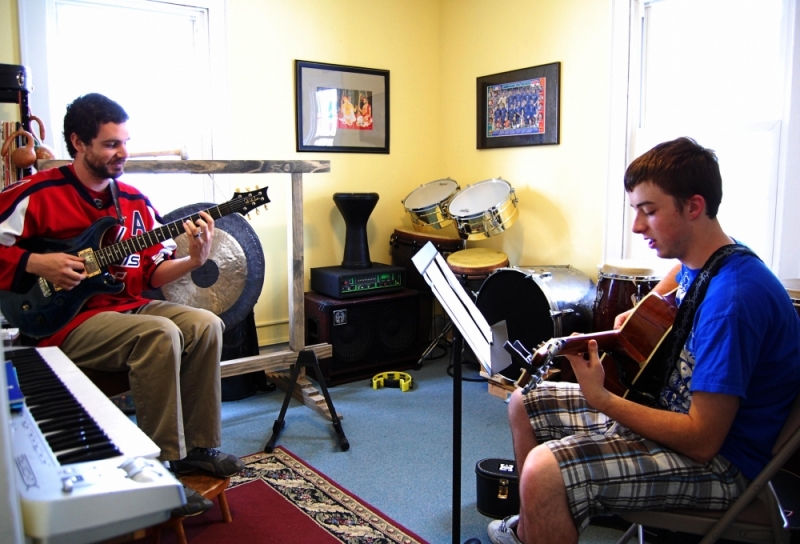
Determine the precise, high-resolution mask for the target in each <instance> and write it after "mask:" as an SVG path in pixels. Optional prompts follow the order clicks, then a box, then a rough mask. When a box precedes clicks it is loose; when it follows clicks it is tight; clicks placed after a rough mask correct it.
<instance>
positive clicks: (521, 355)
mask: <svg viewBox="0 0 800 544" xmlns="http://www.w3.org/2000/svg"><path fill="white" fill-rule="evenodd" d="M562 346H563V340H562V339H561V338H552V339H550V340H548V341H547V342H545V343H543V344H541V345H539V347H538V348H536V351H534V352H533V353H531V352H530V351H528V350H527V348H525V346H523V345H522V343H521V342H520V341H519V340H515V341H514V342H513V343H511V342H506V343H505V344H504V345H503V348H505V350H506V351H507V352H509V353H510V354H511V359H512V360H514V361H515V362H516V363H518V364H519V365H520V366H522V368H523V370H525V372H523V373H522V376H520V378H519V380H517V383H516V385H518V386H520V387H523V386H524V388H525V389H524V392H525V393H527V392H528V391H530V390H531V389H532V388H535V387H536V386H537V385H539V384H540V383H541V382H542V380H543V379H544V376H545V375H546V374H547V372H548V371H549V370H550V367H551V366H552V364H553V359H555V356H556V355H557V354H558V352H559V351H560V350H561V348H562Z"/></svg>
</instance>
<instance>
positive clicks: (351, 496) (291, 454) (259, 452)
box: [241, 446, 428, 542]
mask: <svg viewBox="0 0 800 544" xmlns="http://www.w3.org/2000/svg"><path fill="white" fill-rule="evenodd" d="M275 449H276V450H278V449H279V450H281V451H282V452H283V453H285V454H286V455H288V456H289V457H291V458H292V459H294V460H295V461H297V462H298V463H300V464H301V465H303V466H304V467H306V468H307V469H309V470H311V471H313V472H314V473H315V474H318V475H320V476H322V477H323V478H325V479H326V480H328V481H329V482H330V483H332V484H333V485H335V486H336V487H337V488H338V489H340V490H341V491H342V493H344V494H346V495H348V496H349V497H350V498H352V499H354V500H356V501H358V503H359V504H361V505H363V506H364V507H365V508H366V509H367V510H369V511H370V512H373V513H374V514H377V515H380V516H382V517H383V518H384V519H386V520H387V521H389V522H391V523H393V524H394V525H397V526H398V527H401V528H402V529H403V530H404V531H405V532H406V533H408V534H409V536H411V537H413V538H415V539H416V540H418V541H420V542H428V541H427V540H425V539H424V538H422V537H421V536H419V535H418V534H417V533H415V532H414V531H412V530H410V529H409V528H408V527H406V526H405V525H404V524H402V523H400V522H399V521H397V520H396V519H394V518H392V517H390V516H387V515H386V514H385V513H384V512H382V511H381V510H379V509H377V508H375V507H374V506H372V505H371V504H370V503H368V502H367V501H365V500H364V499H362V498H361V497H359V496H358V495H356V494H355V493H353V492H352V491H350V490H349V489H347V488H346V487H344V486H343V485H341V484H340V483H339V482H337V481H336V480H334V479H333V478H331V477H330V476H328V475H327V474H325V473H323V472H320V470H319V469H317V468H314V467H313V466H311V465H309V464H308V463H307V462H306V461H304V460H303V459H300V457H298V456H297V455H295V454H294V453H292V452H291V451H289V450H288V449H286V448H285V447H284V446H275ZM264 453H267V452H265V451H258V452H255V453H251V454H248V455H245V456H243V457H241V459H247V458H248V457H251V456H253V455H261V454H264ZM273 453H274V451H273ZM248 483H249V482H248ZM265 483H266V482H265ZM267 485H269V484H267ZM284 498H285V497H284ZM286 500H288V499H286ZM289 502H291V501H289Z"/></svg>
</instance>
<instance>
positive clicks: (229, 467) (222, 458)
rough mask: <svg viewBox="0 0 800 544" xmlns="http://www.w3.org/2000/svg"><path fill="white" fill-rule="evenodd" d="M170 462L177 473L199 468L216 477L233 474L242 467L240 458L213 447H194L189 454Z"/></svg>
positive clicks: (225, 476)
mask: <svg viewBox="0 0 800 544" xmlns="http://www.w3.org/2000/svg"><path fill="white" fill-rule="evenodd" d="M171 464H172V468H173V470H174V471H175V472H177V473H178V474H186V473H189V472H192V471H193V470H197V469H198V468H199V469H203V470H205V471H206V472H208V473H210V474H212V475H214V476H216V477H217V478H227V477H229V476H233V475H234V474H236V473H238V472H239V471H241V470H242V469H243V468H244V463H242V460H241V459H239V458H238V457H236V456H235V455H231V454H229V453H223V452H221V451H219V450H215V449H213V448H194V449H193V450H192V451H190V452H189V455H187V456H186V457H184V458H183V459H181V460H180V461H171Z"/></svg>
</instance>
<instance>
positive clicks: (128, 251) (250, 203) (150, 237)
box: [94, 195, 265, 267]
mask: <svg viewBox="0 0 800 544" xmlns="http://www.w3.org/2000/svg"><path fill="white" fill-rule="evenodd" d="M264 200H265V197H264V196H250V195H248V196H244V197H241V198H235V199H233V200H231V201H229V202H226V203H224V204H220V205H219V206H214V207H213V208H209V209H207V210H206V213H208V215H210V216H211V217H212V219H214V220H217V219H219V218H221V217H224V216H226V215H229V214H232V213H236V212H239V213H247V212H248V211H250V210H251V209H253V208H256V207H258V205H259V203H260V202H263V201H264ZM198 219H200V213H199V212H198V213H195V214H192V215H189V216H187V217H184V218H182V219H178V220H177V221H173V222H172V223H169V224H167V225H163V226H161V227H158V228H155V229H153V230H151V231H148V232H145V233H144V234H140V235H139V236H134V237H133V238H128V239H127V240H122V241H121V242H117V243H115V244H112V245H110V246H106V247H104V248H101V249H99V250H97V251H95V252H94V255H95V259H96V260H97V263H98V265H99V266H101V267H103V266H108V265H110V264H114V263H118V262H121V261H122V260H123V259H124V258H125V257H127V256H128V255H132V254H134V253H136V252H139V251H142V250H143V249H147V248H148V247H152V246H154V245H156V244H159V243H161V242H164V241H165V240H169V239H170V238H175V237H176V236H180V235H181V234H185V233H186V231H185V230H184V229H183V224H184V223H185V222H186V221H191V222H193V223H194V222H195V221H197V220H198Z"/></svg>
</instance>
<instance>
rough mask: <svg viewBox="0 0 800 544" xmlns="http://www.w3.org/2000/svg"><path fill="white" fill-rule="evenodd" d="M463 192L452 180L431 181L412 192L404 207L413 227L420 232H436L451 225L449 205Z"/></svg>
mask: <svg viewBox="0 0 800 544" xmlns="http://www.w3.org/2000/svg"><path fill="white" fill-rule="evenodd" d="M460 190H461V187H459V186H458V183H456V182H455V181H453V180H452V179H450V178H447V179H439V180H436V181H431V182H430V183H426V184H425V185H420V186H419V188H417V189H414V190H413V191H411V194H409V195H408V196H407V197H406V198H405V200H403V206H404V207H405V209H406V211H407V212H408V214H409V215H410V216H411V225H412V226H413V227H414V230H417V231H420V232H427V231H436V230H439V229H443V228H444V227H446V226H448V225H451V224H452V223H453V220H452V219H451V218H450V216H449V215H448V214H447V205H448V204H449V203H450V200H451V199H452V198H453V197H454V196H455V195H456V194H457V193H458V192H459V191H460Z"/></svg>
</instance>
